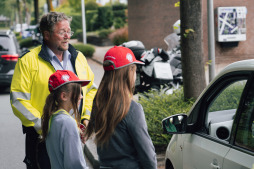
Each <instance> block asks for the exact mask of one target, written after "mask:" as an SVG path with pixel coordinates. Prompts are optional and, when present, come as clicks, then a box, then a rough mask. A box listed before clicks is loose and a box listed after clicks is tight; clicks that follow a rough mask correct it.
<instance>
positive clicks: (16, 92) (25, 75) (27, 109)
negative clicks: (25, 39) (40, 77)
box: [10, 57, 41, 133]
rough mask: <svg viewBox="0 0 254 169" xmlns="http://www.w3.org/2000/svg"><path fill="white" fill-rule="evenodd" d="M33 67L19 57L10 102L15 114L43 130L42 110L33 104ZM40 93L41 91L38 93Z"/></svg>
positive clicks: (38, 131)
mask: <svg viewBox="0 0 254 169" xmlns="http://www.w3.org/2000/svg"><path fill="white" fill-rule="evenodd" d="M32 83H33V78H32V76H31V69H30V66H29V64H28V63H27V61H26V59H25V58H23V57H22V58H19V60H18V62H17V64H16V66H15V70H14V74H13V78H12V83H11V88H10V102H11V107H12V110H13V112H14V114H15V115H16V116H17V117H18V118H19V119H20V120H21V122H22V124H23V125H24V126H26V127H29V126H33V127H34V128H35V130H36V131H37V133H40V132H41V115H40V112H39V111H38V110H37V109H35V108H34V107H33V106H32V105H31V85H32ZM38 94H39V93H38Z"/></svg>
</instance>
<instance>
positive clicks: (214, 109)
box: [162, 59, 254, 169]
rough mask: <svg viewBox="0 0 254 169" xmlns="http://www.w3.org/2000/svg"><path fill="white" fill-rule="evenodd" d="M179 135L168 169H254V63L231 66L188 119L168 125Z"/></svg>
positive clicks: (168, 156) (172, 143) (172, 146)
mask: <svg viewBox="0 0 254 169" xmlns="http://www.w3.org/2000/svg"><path fill="white" fill-rule="evenodd" d="M162 125H163V129H164V132H167V133H168V134H174V135H173V136H172V138H171V140H170V142H169V145H168V147H167V151H166V156H165V160H166V161H165V168H166V169H254V59H253V60H244V61H239V62H235V63H232V64H230V65H229V66H227V67H226V68H225V69H224V70H222V71H221V72H220V73H219V74H218V75H217V76H216V78H215V79H214V80H213V81H212V82H211V83H210V84H209V85H208V86H207V87H206V89H205V90H204V91H203V92H202V93H201V95H200V96H199V98H198V99H197V101H196V102H195V103H194V105H193V106H192V108H191V110H190V111H189V113H188V115H185V114H178V115H173V116H170V117H167V118H165V119H163V120H162Z"/></svg>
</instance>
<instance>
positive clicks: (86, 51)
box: [72, 43, 95, 57]
mask: <svg viewBox="0 0 254 169" xmlns="http://www.w3.org/2000/svg"><path fill="white" fill-rule="evenodd" d="M72 45H73V46H74V47H75V48H76V49H77V50H78V51H80V52H82V53H83V55H85V56H86V57H92V56H93V54H94V52H95V48H94V47H93V46H92V45H89V44H86V45H85V44H83V43H74V44H72Z"/></svg>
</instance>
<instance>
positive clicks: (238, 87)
mask: <svg viewBox="0 0 254 169" xmlns="http://www.w3.org/2000/svg"><path fill="white" fill-rule="evenodd" d="M245 83H246V81H243V82H237V83H235V84H233V85H231V86H229V87H227V88H226V89H225V90H223V91H222V93H221V94H220V95H219V96H218V97H217V98H216V99H215V101H214V103H213V104H212V106H211V107H210V109H209V111H210V112H213V111H220V110H229V109H237V107H238V104H239V101H240V97H241V95H242V91H243V88H244V86H245Z"/></svg>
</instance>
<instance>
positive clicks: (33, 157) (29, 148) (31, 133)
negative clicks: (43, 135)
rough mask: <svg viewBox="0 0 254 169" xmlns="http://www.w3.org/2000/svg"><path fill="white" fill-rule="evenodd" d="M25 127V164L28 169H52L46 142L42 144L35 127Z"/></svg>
mask: <svg viewBox="0 0 254 169" xmlns="http://www.w3.org/2000/svg"><path fill="white" fill-rule="evenodd" d="M22 127H23V133H24V134H26V145H25V146H26V151H25V153H26V157H25V159H24V161H23V162H24V163H25V164H26V166H27V169H50V168H51V167H50V161H49V157H48V153H47V149H46V144H45V142H41V140H40V139H39V135H38V134H37V132H36V131H35V129H34V128H33V127H25V126H22Z"/></svg>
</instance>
